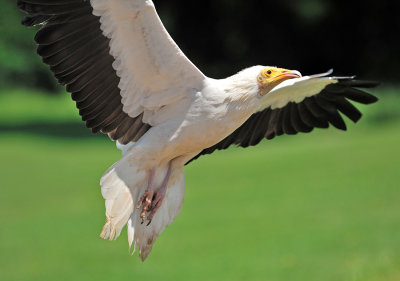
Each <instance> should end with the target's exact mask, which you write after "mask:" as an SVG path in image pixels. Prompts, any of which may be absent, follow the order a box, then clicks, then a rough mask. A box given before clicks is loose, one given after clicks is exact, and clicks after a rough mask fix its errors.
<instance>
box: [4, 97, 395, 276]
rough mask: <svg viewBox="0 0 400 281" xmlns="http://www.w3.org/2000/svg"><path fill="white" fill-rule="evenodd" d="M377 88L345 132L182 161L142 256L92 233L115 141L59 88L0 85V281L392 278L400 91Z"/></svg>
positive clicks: (100, 215) (98, 223)
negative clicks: (170, 206) (86, 124)
mask: <svg viewBox="0 0 400 281" xmlns="http://www.w3.org/2000/svg"><path fill="white" fill-rule="evenodd" d="M382 92H384V94H382V96H381V102H379V103H378V104H376V105H374V106H372V107H369V108H365V107H363V108H362V109H363V111H365V110H366V109H367V110H369V111H368V112H367V113H368V114H366V118H364V119H363V120H361V122H360V123H359V124H357V126H354V125H351V124H350V123H349V122H348V124H349V131H348V132H339V131H337V130H333V129H330V130H319V131H315V132H313V133H312V134H307V135H306V134H302V135H298V136H295V137H293V136H284V137H279V138H277V139H275V140H272V141H264V142H263V143H262V144H261V145H259V146H258V147H255V148H249V149H245V150H244V149H239V148H236V149H230V150H228V151H224V152H218V153H215V154H213V155H211V156H205V157H202V158H200V159H199V160H196V161H195V162H193V163H192V164H190V165H189V166H188V167H186V175H187V181H186V197H185V204H184V207H183V210H182V213H181V214H180V215H179V217H178V218H177V220H176V221H175V222H174V223H173V224H172V225H171V226H170V227H168V228H167V229H166V230H165V232H164V233H163V234H162V235H161V237H160V238H159V239H158V241H157V242H156V244H155V246H154V248H153V252H152V253H151V255H150V256H149V258H148V260H147V261H146V262H145V263H142V262H140V260H139V259H138V258H137V257H131V256H129V254H128V246H127V239H126V233H125V231H124V232H123V235H122V236H121V237H120V239H118V240H117V241H115V242H108V241H103V240H101V239H100V238H98V234H99V232H100V230H101V228H102V226H103V223H104V203H103V199H102V197H101V194H100V189H99V185H98V181H99V178H100V176H101V174H102V173H103V171H105V170H106V169H107V168H108V167H109V166H110V165H111V164H112V163H113V162H114V161H117V160H118V158H119V157H120V153H119V151H117V150H116V149H115V147H114V144H113V143H111V142H110V141H109V140H108V139H107V138H105V137H95V136H91V135H90V132H87V131H86V130H84V128H83V125H82V124H80V123H79V117H78V116H77V114H76V110H75V109H74V105H73V103H72V102H71V101H69V97H68V95H63V96H56V97H47V96H42V95H38V94H33V93H24V92H23V91H9V92H8V93H7V94H5V93H0V157H1V160H2V161H1V164H0V170H1V194H2V195H1V197H0V214H1V215H0V216H1V217H0V219H1V222H2V226H1V231H0V272H1V273H0V274H1V275H0V276H1V277H0V279H1V280H40V281H45V280H51V281H53V280H96V281H100V280H107V281H109V280H185V281H186V280H202V281H204V280H229V281H233V280H268V281H288V280H289V281H313V280H315V281H331V280H332V281H343V280H346V281H347V280H350V281H378V280H382V281H383V280H384V281H395V280H396V281H397V280H400V184H399V181H400V130H399V128H400V120H399V119H396V117H397V116H398V112H399V110H398V109H399V103H398V102H399V99H398V98H396V96H395V91H393V90H386V91H385V90H382ZM396 103H397V104H396ZM383 119H384V120H385V122H382V120H383Z"/></svg>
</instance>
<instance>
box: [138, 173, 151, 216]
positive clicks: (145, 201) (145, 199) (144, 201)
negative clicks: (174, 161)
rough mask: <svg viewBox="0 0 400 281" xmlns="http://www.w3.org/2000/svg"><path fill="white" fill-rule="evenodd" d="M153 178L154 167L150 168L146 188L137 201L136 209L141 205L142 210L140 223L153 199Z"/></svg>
mask: <svg viewBox="0 0 400 281" xmlns="http://www.w3.org/2000/svg"><path fill="white" fill-rule="evenodd" d="M153 179H154V169H151V170H150V173H149V182H148V184H147V189H146V191H145V192H144V193H143V195H142V197H140V199H139V202H138V203H137V208H138V209H139V208H140V207H141V206H142V205H143V208H142V212H141V213H140V218H141V219H142V223H143V222H144V218H145V217H146V211H147V210H149V207H150V204H151V202H152V200H153V196H154V190H153Z"/></svg>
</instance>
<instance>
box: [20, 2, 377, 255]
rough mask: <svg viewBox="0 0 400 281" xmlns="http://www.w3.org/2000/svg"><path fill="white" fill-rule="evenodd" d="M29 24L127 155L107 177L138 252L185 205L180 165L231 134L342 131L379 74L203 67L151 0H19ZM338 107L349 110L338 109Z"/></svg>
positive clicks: (69, 85)
mask: <svg viewBox="0 0 400 281" xmlns="http://www.w3.org/2000/svg"><path fill="white" fill-rule="evenodd" d="M18 6H19V7H20V9H21V10H23V11H24V12H26V13H27V14H28V15H27V16H26V17H25V18H24V19H23V21H22V23H23V24H24V25H26V26H34V25H41V28H40V30H39V31H38V32H37V34H36V36H35V41H36V42H37V44H38V49H37V52H38V54H39V55H40V56H41V57H42V59H43V62H44V63H46V64H47V65H49V66H50V69H51V71H52V72H53V73H54V75H55V77H56V78H57V79H58V82H59V83H60V84H62V85H65V86H66V89H67V91H68V92H70V93H71V97H72V99H73V100H74V101H75V102H76V106H77V108H78V109H79V114H80V115H81V116H82V120H83V121H84V122H86V126H87V127H88V128H90V129H91V130H92V132H94V133H97V132H102V133H105V134H108V136H109V137H110V138H111V139H112V140H114V141H116V143H117V146H118V147H119V148H120V149H121V150H122V153H123V156H122V158H121V159H120V160H119V161H118V162H116V163H115V164H114V165H113V166H112V167H110V168H109V169H108V170H107V171H106V172H105V173H104V175H103V176H102V178H101V180H100V185H101V192H102V195H103V197H104V199H105V208H106V222H105V225H104V227H103V230H102V231H101V234H100V236H101V237H102V238H105V239H109V240H113V239H116V238H117V237H118V236H119V235H120V233H121V230H122V229H123V227H124V226H125V225H127V230H128V242H129V246H130V247H131V246H133V252H134V251H135V250H136V249H137V248H138V249H139V256H140V257H141V259H142V260H144V259H146V257H147V256H148V255H149V253H150V251H151V249H152V246H153V244H154V242H155V241H156V238H157V237H158V236H159V235H160V234H161V232H162V231H163V230H164V229H165V227H166V226H168V225H169V224H170V223H171V222H172V221H173V220H174V219H175V218H176V216H177V215H178V213H179V212H180V210H181V207H182V203H183V198H184V186H185V181H184V166H185V164H187V163H189V162H190V161H193V160H194V159H196V158H198V157H199V156H201V155H204V154H209V153H212V152H213V151H215V150H221V149H226V148H228V147H230V146H231V145H236V146H241V147H247V146H253V145H256V144H258V143H259V142H261V141H262V140H263V139H272V138H274V137H276V136H280V135H283V134H288V135H295V134H297V133H299V132H303V133H308V132H311V131H312V130H313V129H314V128H328V127H329V126H330V125H332V126H333V127H336V128H338V129H341V130H346V125H345V123H344V121H343V119H342V115H341V114H343V115H345V116H347V117H348V118H349V119H350V120H352V121H353V122H357V121H358V120H359V119H360V118H361V113H360V112H359V110H357V108H356V107H355V106H354V105H353V103H352V102H349V100H350V101H354V102H358V103H362V104H370V103H374V102H376V101H377V98H376V97H374V96H373V95H371V94H368V93H366V92H364V91H362V90H360V88H371V87H375V86H376V85H377V83H376V82H370V81H360V80H355V78H354V77H334V76H331V74H332V72H331V71H329V72H327V73H323V74H319V75H310V76H302V75H301V74H300V72H298V71H295V70H288V69H284V68H278V67H271V66H262V65H258V66H253V67H249V68H247V69H244V70H242V71H240V72H239V73H237V74H234V75H232V76H230V77H228V78H226V79H212V78H209V77H207V76H205V75H204V74H203V73H202V72H201V71H200V70H199V69H198V68H197V67H196V66H195V65H194V64H193V63H192V62H191V61H190V60H189V59H188V58H187V57H186V56H185V55H184V53H183V52H182V51H181V50H180V49H179V47H178V46H177V45H176V43H175V42H174V41H173V39H172V38H171V37H170V35H169V34H168V32H167V31H166V29H165V28H164V26H163V24H162V22H161V20H160V18H159V17H158V15H157V12H156V10H155V7H154V4H153V2H152V1H151V0H90V1H89V0H20V1H18ZM340 113H341V114H340Z"/></svg>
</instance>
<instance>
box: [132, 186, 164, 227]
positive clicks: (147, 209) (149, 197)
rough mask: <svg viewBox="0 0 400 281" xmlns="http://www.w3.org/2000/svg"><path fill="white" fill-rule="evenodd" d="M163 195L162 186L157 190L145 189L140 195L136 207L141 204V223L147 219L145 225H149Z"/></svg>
mask: <svg viewBox="0 0 400 281" xmlns="http://www.w3.org/2000/svg"><path fill="white" fill-rule="evenodd" d="M164 197H165V189H164V188H161V189H160V190H159V191H156V192H154V191H146V192H145V193H144V194H143V195H142V197H140V200H139V202H138V205H137V208H138V209H139V208H140V207H141V206H143V208H142V212H141V213H140V218H141V219H142V222H141V223H142V224H143V223H144V221H145V220H147V221H148V223H147V225H150V223H151V221H152V220H153V217H154V215H155V214H156V212H157V210H158V209H159V208H160V207H161V204H162V201H163V200H164ZM146 214H147V217H146Z"/></svg>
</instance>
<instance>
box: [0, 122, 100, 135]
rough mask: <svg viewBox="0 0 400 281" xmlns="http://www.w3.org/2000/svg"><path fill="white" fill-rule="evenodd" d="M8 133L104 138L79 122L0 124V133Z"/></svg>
mask: <svg viewBox="0 0 400 281" xmlns="http://www.w3.org/2000/svg"><path fill="white" fill-rule="evenodd" d="M9 133H25V134H34V135H42V136H46V137H55V138H70V139H89V138H96V139H99V138H104V137H107V136H105V135H104V134H101V133H98V134H93V133H92V132H91V131H90V130H89V129H87V128H86V127H85V125H84V124H82V123H79V122H57V123H56V122H40V121H39V122H31V123H23V124H1V123H0V135H2V134H9Z"/></svg>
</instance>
